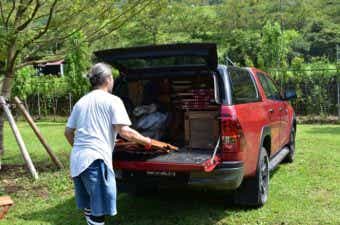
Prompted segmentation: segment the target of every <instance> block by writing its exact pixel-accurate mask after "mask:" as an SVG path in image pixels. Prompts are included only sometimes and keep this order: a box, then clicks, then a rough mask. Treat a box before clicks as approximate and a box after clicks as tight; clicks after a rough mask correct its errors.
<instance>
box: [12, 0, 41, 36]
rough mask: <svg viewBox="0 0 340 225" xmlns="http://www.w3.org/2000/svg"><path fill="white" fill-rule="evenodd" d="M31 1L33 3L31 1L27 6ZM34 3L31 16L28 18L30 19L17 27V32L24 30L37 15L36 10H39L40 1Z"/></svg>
mask: <svg viewBox="0 0 340 225" xmlns="http://www.w3.org/2000/svg"><path fill="white" fill-rule="evenodd" d="M32 1H33V0H31V1H30V3H29V4H31V3H32ZM35 2H36V3H35V7H34V10H33V12H32V14H31V16H30V17H29V18H28V20H26V21H25V22H24V23H23V24H21V25H20V26H18V28H17V29H16V30H17V32H20V31H22V30H24V29H25V28H26V27H27V26H28V24H30V23H31V21H32V20H33V19H34V17H35V15H36V14H37V12H38V9H39V8H40V6H41V4H40V1H39V0H36V1H35Z"/></svg>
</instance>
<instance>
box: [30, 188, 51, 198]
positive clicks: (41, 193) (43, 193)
mask: <svg viewBox="0 0 340 225" xmlns="http://www.w3.org/2000/svg"><path fill="white" fill-rule="evenodd" d="M33 189H34V190H35V192H34V195H35V196H37V197H40V198H43V199H48V196H49V192H48V190H47V187H44V186H36V187H34V188H33Z"/></svg>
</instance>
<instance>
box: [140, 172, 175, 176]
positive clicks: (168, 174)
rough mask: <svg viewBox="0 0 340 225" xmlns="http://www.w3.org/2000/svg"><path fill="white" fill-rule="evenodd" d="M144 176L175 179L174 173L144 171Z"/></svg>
mask: <svg viewBox="0 0 340 225" xmlns="http://www.w3.org/2000/svg"><path fill="white" fill-rule="evenodd" d="M146 175H149V176H164V177H175V176H176V172H166V171H146Z"/></svg>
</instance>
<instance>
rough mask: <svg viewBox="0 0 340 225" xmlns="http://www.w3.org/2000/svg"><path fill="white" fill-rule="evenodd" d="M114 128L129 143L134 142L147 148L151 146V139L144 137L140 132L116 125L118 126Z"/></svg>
mask: <svg viewBox="0 0 340 225" xmlns="http://www.w3.org/2000/svg"><path fill="white" fill-rule="evenodd" d="M113 126H114V128H115V129H116V130H117V132H118V134H119V135H120V136H121V137H122V138H124V139H126V140H128V141H132V142H135V143H138V144H141V145H143V146H146V147H148V146H150V145H151V139H150V138H149V137H144V136H143V135H141V134H140V133H139V132H138V131H136V130H134V129H132V128H130V127H129V126H126V125H120V124H116V125H113ZM150 148H151V146H150Z"/></svg>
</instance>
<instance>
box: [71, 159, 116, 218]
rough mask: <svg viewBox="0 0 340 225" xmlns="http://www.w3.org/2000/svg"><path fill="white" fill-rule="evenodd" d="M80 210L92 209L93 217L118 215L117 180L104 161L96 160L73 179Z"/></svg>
mask: <svg viewBox="0 0 340 225" xmlns="http://www.w3.org/2000/svg"><path fill="white" fill-rule="evenodd" d="M73 181H74V187H75V195H76V202H77V206H78V208H79V209H84V208H89V209H91V215H93V216H103V215H110V216H113V215H116V214H117V209H116V197H117V195H116V179H115V175H114V173H112V171H111V170H109V169H108V168H107V166H106V165H105V163H104V161H103V160H99V159H98V160H95V161H94V162H93V163H92V164H91V165H90V166H89V167H88V168H87V169H86V170H85V171H84V172H82V173H81V174H80V175H79V176H77V177H74V178H73Z"/></svg>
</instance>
